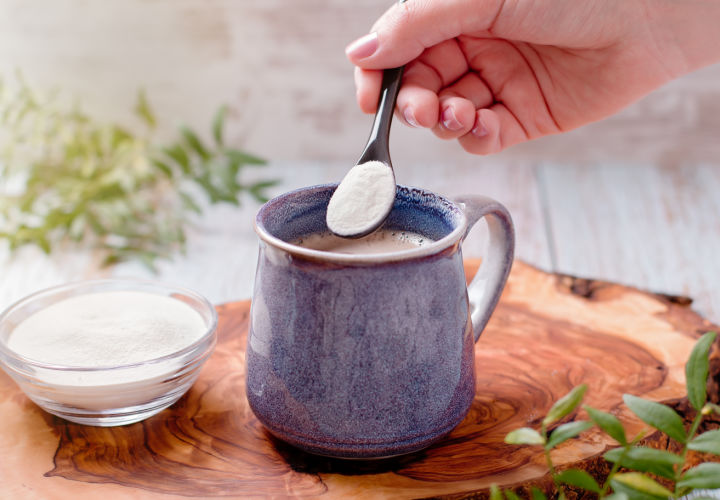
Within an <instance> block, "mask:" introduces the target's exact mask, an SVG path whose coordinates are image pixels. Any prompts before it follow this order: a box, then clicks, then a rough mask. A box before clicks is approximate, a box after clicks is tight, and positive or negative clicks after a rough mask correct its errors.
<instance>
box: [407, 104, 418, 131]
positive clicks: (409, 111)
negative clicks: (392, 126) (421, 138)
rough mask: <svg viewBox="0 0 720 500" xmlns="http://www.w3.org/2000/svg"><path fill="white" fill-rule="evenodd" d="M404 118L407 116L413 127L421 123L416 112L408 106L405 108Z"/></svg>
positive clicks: (409, 123)
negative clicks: (416, 116)
mask: <svg viewBox="0 0 720 500" xmlns="http://www.w3.org/2000/svg"><path fill="white" fill-rule="evenodd" d="M403 118H405V121H406V122H407V123H408V125H410V126H411V127H419V126H420V124H419V123H418V122H417V120H416V119H415V113H414V112H413V110H412V108H411V107H410V106H408V107H407V108H405V109H404V110H403Z"/></svg>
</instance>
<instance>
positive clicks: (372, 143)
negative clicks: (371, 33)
mask: <svg viewBox="0 0 720 500" xmlns="http://www.w3.org/2000/svg"><path fill="white" fill-rule="evenodd" d="M404 69H405V66H400V67H399V68H391V69H386V70H385V71H383V80H382V86H381V87H380V99H379V100H378V109H377V112H376V113H375V121H374V122H373V126H372V129H371V130H370V137H368V142H367V146H365V150H364V151H363V152H362V155H360V159H359V160H358V161H357V163H358V165H359V164H361V163H367V162H369V161H373V160H376V161H381V162H383V163H386V164H387V165H388V166H390V167H392V164H391V163H390V145H389V143H390V125H391V123H392V118H393V111H394V110H395V102H396V101H397V95H398V91H399V90H400V82H401V80H402V75H403V70H404Z"/></svg>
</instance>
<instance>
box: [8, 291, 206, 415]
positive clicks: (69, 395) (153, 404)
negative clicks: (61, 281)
mask: <svg viewBox="0 0 720 500" xmlns="http://www.w3.org/2000/svg"><path fill="white" fill-rule="evenodd" d="M119 291H132V292H145V293H151V294H155V295H162V296H166V297H171V298H173V299H175V300H179V301H182V302H183V303H184V304H186V305H188V306H190V307H191V308H192V309H194V310H195V311H197V312H198V313H199V314H200V316H201V318H202V320H203V322H204V324H205V328H206V329H205V332H204V333H203V334H202V336H201V337H200V338H199V339H198V340H197V341H195V342H194V343H192V344H190V345H189V346H187V347H185V348H183V349H181V350H179V351H176V352H173V353H170V354H167V355H164V356H161V357H158V358H155V359H150V360H147V361H141V362H137V363H132V364H125V365H117V366H102V367H76V366H62V365H55V364H48V363H43V362H39V361H36V360H32V359H29V358H26V357H24V356H21V355H20V354H18V353H17V352H15V351H13V350H11V349H10V348H8V345H7V342H8V338H9V337H10V334H11V333H12V331H13V330H14V329H15V328H16V327H17V325H19V324H20V323H21V322H22V321H23V320H25V319H26V318H27V317H29V316H30V315H32V314H34V313H35V312H37V311H39V310H41V309H43V308H45V307H48V306H50V305H52V304H55V303H57V302H59V301H61V300H64V299H68V298H70V297H75V296H78V295H84V294H88V293H96V292H119ZM216 330H217V313H216V312H215V308H214V307H213V306H212V305H211V304H210V303H209V302H208V301H207V300H206V299H205V298H204V297H202V296H201V295H199V294H197V293H195V292H193V291H190V290H186V289H183V288H178V287H174V286H170V285H165V284H161V283H156V282H151V281H137V280H124V279H111V280H93V281H83V282H77V283H70V284H66V285H61V286H56V287H53V288H48V289H45V290H42V291H39V292H36V293H34V294H32V295H29V296H28V297H25V298H24V299H22V300H20V301H19V302H16V303H15V304H13V305H12V306H10V307H9V308H8V309H6V310H5V311H4V312H3V313H2V314H1V315H0V366H2V368H3V369H4V370H5V372H6V373H7V374H8V375H10V377H12V378H13V379H14V380H15V382H17V384H18V385H19V386H20V388H21V389H22V390H23V392H25V394H26V395H27V396H28V397H29V398H30V399H31V400H32V401H33V402H35V403H36V404H37V405H38V406H40V407H41V408H42V409H44V410H46V411H48V412H50V413H52V414H53V415H57V416H58V417H62V418H64V419H67V420H70V421H72V422H77V423H80V424H86V425H96V426H103V427H109V426H114V425H125V424H131V423H134V422H139V421H140V420H144V419H146V418H148V417H150V416H151V415H154V414H156V413H158V412H159V411H161V410H163V409H165V408H167V407H168V406H170V405H171V404H173V403H174V402H175V401H177V400H178V399H179V398H180V397H181V396H182V395H183V394H185V392H186V391H187V390H188V389H189V388H190V386H192V384H193V383H194V382H195V380H196V379H197V377H198V374H199V373H200V369H201V368H202V366H203V364H204V363H205V361H207V359H208V358H209V357H210V355H211V354H212V351H213V349H214V348H215V343H216V341H217V331H216Z"/></svg>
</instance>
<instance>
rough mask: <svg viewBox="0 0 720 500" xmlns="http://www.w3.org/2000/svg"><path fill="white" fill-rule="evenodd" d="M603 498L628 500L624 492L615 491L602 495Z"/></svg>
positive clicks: (606, 499) (607, 499)
mask: <svg viewBox="0 0 720 500" xmlns="http://www.w3.org/2000/svg"><path fill="white" fill-rule="evenodd" d="M603 498H604V499H605V500H630V499H629V498H628V496H627V495H626V494H625V493H620V492H615V493H612V494H610V495H606V496H604V497H603Z"/></svg>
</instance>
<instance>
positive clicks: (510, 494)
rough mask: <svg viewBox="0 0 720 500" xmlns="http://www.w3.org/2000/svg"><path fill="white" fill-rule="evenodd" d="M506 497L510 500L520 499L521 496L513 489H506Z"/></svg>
mask: <svg viewBox="0 0 720 500" xmlns="http://www.w3.org/2000/svg"><path fill="white" fill-rule="evenodd" d="M505 498H507V499H508V500H520V497H519V496H518V495H517V493H515V492H514V491H513V490H505Z"/></svg>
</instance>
